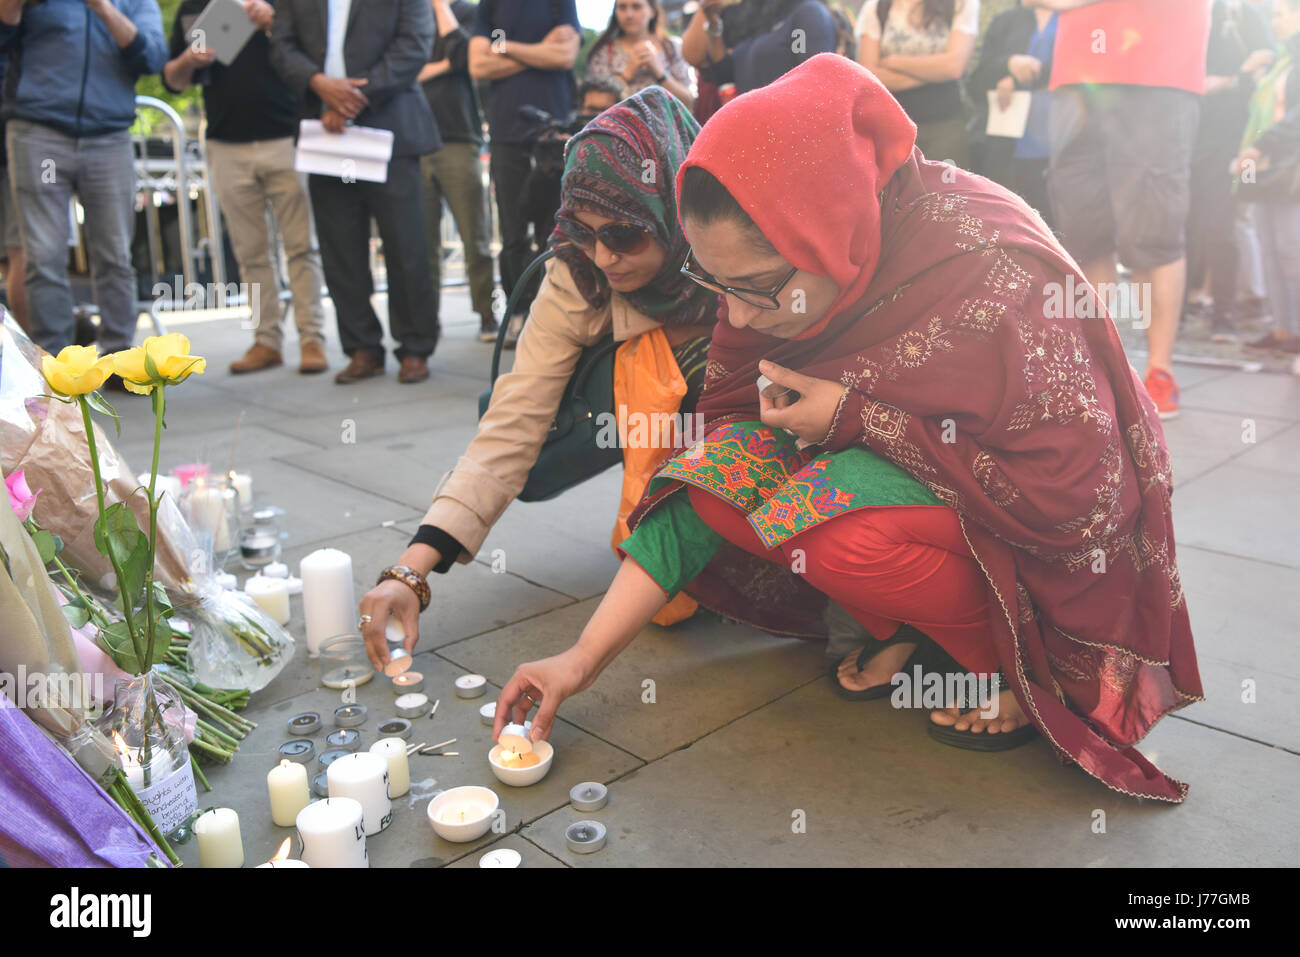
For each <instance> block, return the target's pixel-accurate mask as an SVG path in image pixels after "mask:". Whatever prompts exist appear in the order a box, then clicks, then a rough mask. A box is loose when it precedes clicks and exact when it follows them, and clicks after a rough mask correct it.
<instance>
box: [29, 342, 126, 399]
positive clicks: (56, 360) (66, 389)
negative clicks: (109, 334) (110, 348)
mask: <svg viewBox="0 0 1300 957" xmlns="http://www.w3.org/2000/svg"><path fill="white" fill-rule="evenodd" d="M41 372H42V373H43V374H44V375H45V381H46V382H48V383H49V385H50V388H51V389H53V390H54V391H55V392H57V393H58V394H59V395H85V394H86V393H88V392H94V391H95V390H96V389H98V388H99V387H100V386H101V385H103V384H104V380H105V379H107V378H108V377H109V376H110V375H112V374H113V357H112V356H100V354H99V347H98V346H68V347H66V348H65V349H63V350H62V351H60V352H59V354H58V355H57V356H42V357H41Z"/></svg>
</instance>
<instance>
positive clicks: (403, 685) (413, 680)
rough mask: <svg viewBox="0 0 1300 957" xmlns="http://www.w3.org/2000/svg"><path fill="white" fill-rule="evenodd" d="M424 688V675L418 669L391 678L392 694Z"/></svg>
mask: <svg viewBox="0 0 1300 957" xmlns="http://www.w3.org/2000/svg"><path fill="white" fill-rule="evenodd" d="M423 690H424V675H422V674H420V672H418V671H408V672H407V673H406V674H404V675H398V676H397V677H396V678H394V679H393V694H396V695H401V694H406V693H407V692H410V691H423Z"/></svg>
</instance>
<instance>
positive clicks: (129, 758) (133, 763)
mask: <svg viewBox="0 0 1300 957" xmlns="http://www.w3.org/2000/svg"><path fill="white" fill-rule="evenodd" d="M113 747H114V748H116V749H117V755H118V761H119V762H120V763H121V765H122V772H123V773H124V774H125V775H126V783H127V784H129V785H131V790H132V791H140V790H141V789H142V788H144V766H143V765H142V764H141V763H140V755H139V752H136V751H132V750H131V746H130V745H129V744H127V743H126V740H125V739H124V738H123V737H122V736H121V735H120V734H118V733H117V732H116V731H114V732H113Z"/></svg>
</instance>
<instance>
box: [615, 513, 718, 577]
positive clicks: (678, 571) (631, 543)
mask: <svg viewBox="0 0 1300 957" xmlns="http://www.w3.org/2000/svg"><path fill="white" fill-rule="evenodd" d="M722 542H723V538H722V536H721V535H719V534H718V533H717V532H715V531H714V530H713V529H711V528H709V526H708V525H706V524H704V520H703V519H701V518H700V516H699V515H697V514H696V513H695V509H693V508H692V507H691V500H690V498H689V497H688V496H687V494H686V492H685V491H680V492H676V493H674V494H672V495H670V496H668V499H667V501H665V502H664V503H663V504H662V505H660V506H659V507H658V508H656V509H655V510H654V511H653V512H651V513H650V514H649V515H647V516H646V517H645V518H644V519H642V521H641V524H640V525H638V526H637V527H636V531H634V532H633V533H632V534H631V536H629V537H628V538H627V539H626V540H625V541H624V542H623V544H622V545H621V546H620V548H621V549H622V551H623V552H624V554H626V555H627V556H628V557H630V558H633V559H635V560H636V563H637V564H638V565H640V566H641V567H642V568H644V569H645V570H646V573H647V574H649V575H650V577H651V578H653V579H654V580H655V581H656V582H658V583H659V587H660V588H662V589H663V590H664V591H665V592H666V593H667V594H668V597H669V598H673V597H674V596H676V594H677V593H678V592H679V591H681V590H682V589H683V588H684V587H686V586H687V585H689V584H690V583H691V582H692V581H694V580H695V578H696V576H698V575H699V574H700V572H702V571H704V567H705V566H706V565H708V564H709V562H711V561H712V560H713V556H714V555H716V554H717V552H718V549H719V548H721V547H722Z"/></svg>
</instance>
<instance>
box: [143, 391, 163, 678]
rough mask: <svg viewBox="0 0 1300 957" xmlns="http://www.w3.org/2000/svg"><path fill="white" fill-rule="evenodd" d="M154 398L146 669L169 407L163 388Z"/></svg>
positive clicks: (151, 641)
mask: <svg viewBox="0 0 1300 957" xmlns="http://www.w3.org/2000/svg"><path fill="white" fill-rule="evenodd" d="M152 398H153V411H154V422H153V466H152V468H151V469H150V471H149V563H148V564H147V565H146V566H145V567H146V568H147V569H148V571H146V572H145V576H144V608H145V621H146V622H147V624H148V629H149V646H148V651H147V652H146V660H145V663H144V666H145V667H146V668H152V667H153V648H154V630H155V627H156V623H155V621H154V613H153V612H154V609H153V573H154V567H153V563H154V553H155V549H156V547H157V544H158V500H157V499H156V498H154V486H155V485H156V484H157V482H158V449H159V447H160V446H161V445H162V428H163V410H164V409H165V408H166V407H167V399H166V397H165V396H164V395H163V386H161V385H159V386H155V387H154V389H153V393H152Z"/></svg>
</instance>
